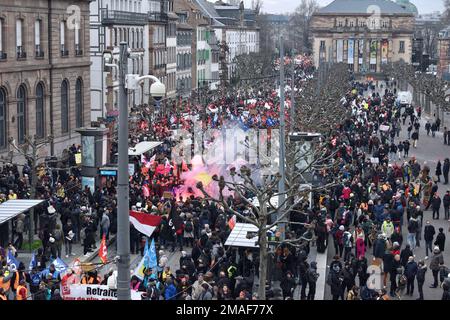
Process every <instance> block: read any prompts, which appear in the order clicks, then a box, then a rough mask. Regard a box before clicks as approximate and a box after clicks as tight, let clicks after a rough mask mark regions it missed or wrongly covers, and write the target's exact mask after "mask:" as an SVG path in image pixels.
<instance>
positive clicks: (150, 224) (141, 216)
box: [130, 210, 161, 237]
mask: <svg viewBox="0 0 450 320" xmlns="http://www.w3.org/2000/svg"><path fill="white" fill-rule="evenodd" d="M130 222H131V223H132V224H133V226H134V227H135V228H136V230H137V231H139V232H141V233H143V234H145V235H146V236H147V237H150V236H151V235H152V233H153V231H155V229H156V227H158V226H159V225H160V223H161V216H154V215H150V214H147V213H144V212H139V211H132V210H131V211H130Z"/></svg>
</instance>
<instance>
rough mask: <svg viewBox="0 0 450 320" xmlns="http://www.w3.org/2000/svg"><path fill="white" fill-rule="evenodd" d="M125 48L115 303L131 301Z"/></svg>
mask: <svg viewBox="0 0 450 320" xmlns="http://www.w3.org/2000/svg"><path fill="white" fill-rule="evenodd" d="M127 71H128V44H127V43H126V42H121V43H120V58H119V128H118V130H119V148H118V151H119V159H118V182H117V255H118V258H119V260H118V262H117V272H118V274H117V299H118V300H131V291H130V210H129V208H130V202H129V186H128V179H129V177H128V103H127V102H128V101H127V89H126V87H125V75H126V74H127Z"/></svg>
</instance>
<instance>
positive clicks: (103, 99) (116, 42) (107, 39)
mask: <svg viewBox="0 0 450 320" xmlns="http://www.w3.org/2000/svg"><path fill="white" fill-rule="evenodd" d="M148 10H149V5H148V0H134V1H133V0H120V1H119V0H91V2H90V12H91V15H90V28H91V43H90V55H91V62H92V65H91V106H92V109H91V119H92V121H98V120H105V119H106V120H111V119H112V118H115V116H116V115H117V110H118V100H119V99H118V97H119V81H118V73H117V72H116V70H113V71H112V72H106V71H105V69H104V65H103V64H104V61H103V54H104V52H105V51H109V52H112V53H113V56H114V60H115V61H118V60H119V52H120V50H119V47H120V42H122V41H126V42H128V47H129V48H130V50H131V52H132V53H133V58H130V59H128V73H134V74H139V75H144V74H147V73H148V59H149V54H148V49H147V47H148V23H149V22H148V20H149V17H148ZM144 102H146V99H145V96H144V92H143V89H142V88H141V87H138V88H137V89H136V90H134V91H133V92H130V93H129V94H128V105H129V106H130V107H131V106H133V105H135V104H142V103H144Z"/></svg>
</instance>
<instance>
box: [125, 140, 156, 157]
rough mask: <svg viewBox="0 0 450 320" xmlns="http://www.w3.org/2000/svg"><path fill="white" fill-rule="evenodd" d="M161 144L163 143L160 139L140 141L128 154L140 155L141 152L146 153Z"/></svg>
mask: <svg viewBox="0 0 450 320" xmlns="http://www.w3.org/2000/svg"><path fill="white" fill-rule="evenodd" d="M161 144H162V142H159V141H143V142H139V143H138V144H137V145H135V146H134V147H133V148H129V149H128V155H129V156H140V155H141V154H144V153H146V152H148V151H150V150H152V149H154V148H156V147H157V146H159V145H161Z"/></svg>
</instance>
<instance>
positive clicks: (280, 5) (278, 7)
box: [245, 0, 444, 13]
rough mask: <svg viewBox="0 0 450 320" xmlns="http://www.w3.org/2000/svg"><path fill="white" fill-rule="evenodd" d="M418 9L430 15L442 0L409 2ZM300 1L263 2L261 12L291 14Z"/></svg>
mask: <svg viewBox="0 0 450 320" xmlns="http://www.w3.org/2000/svg"><path fill="white" fill-rule="evenodd" d="M332 1H333V0H317V2H319V4H320V5H322V6H326V5H328V4H329V3H331V2H332ZM410 1H411V2H412V3H414V4H415V5H416V6H417V8H418V9H419V13H431V12H433V11H442V10H443V9H444V5H443V0H410ZM245 2H246V7H247V6H248V7H249V6H250V5H251V2H252V1H251V0H246V1H245ZM300 2H301V0H263V3H264V4H263V8H262V11H263V12H268V13H286V12H292V11H294V10H295V8H296V7H297V6H298V5H299V4H300Z"/></svg>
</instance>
